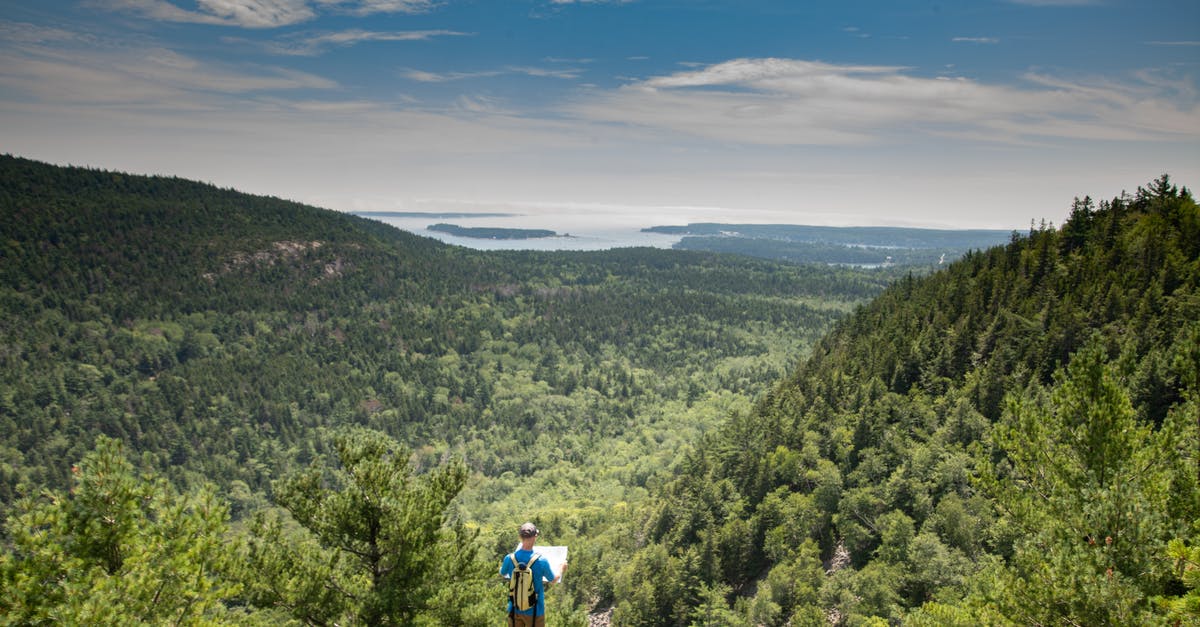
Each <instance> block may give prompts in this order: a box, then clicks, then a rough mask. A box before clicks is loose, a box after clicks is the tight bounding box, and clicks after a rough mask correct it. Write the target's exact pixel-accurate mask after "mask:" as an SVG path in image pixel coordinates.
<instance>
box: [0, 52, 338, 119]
mask: <svg viewBox="0 0 1200 627" xmlns="http://www.w3.org/2000/svg"><path fill="white" fill-rule="evenodd" d="M10 43H11V42H10ZM18 43H19V42H18ZM336 86H337V84H336V83H335V82H333V81H330V80H328V79H325V78H322V77H320V76H316V75H314V74H309V73H306V72H299V71H296V70H291V69H287V68H279V67H269V66H230V65H224V64H215V63H208V62H204V61H200V60H197V59H195V58H193V57H190V56H187V55H183V54H180V53H178V52H175V51H172V50H169V49H166V48H162V47H156V46H144V47H143V46H130V45H128V44H125V45H113V46H105V45H100V44H93V45H85V46H77V47H69V48H67V47H50V46H42V45H37V44H36V43H35V44H32V45H29V44H19V45H18V46H12V45H6V46H0V92H7V96H8V100H9V101H10V102H16V101H20V102H24V103H27V104H28V103H38V104H42V105H73V104H80V105H88V104H95V105H125V106H130V107H134V108H139V109H145V108H156V109H163V110H169V109H177V110H183V111H188V110H194V109H196V108H203V107H206V106H215V105H213V104H212V98H214V97H216V96H223V95H253V94H263V93H269V92H277V91H294V90H329V89H333V88H335V87H336Z"/></svg>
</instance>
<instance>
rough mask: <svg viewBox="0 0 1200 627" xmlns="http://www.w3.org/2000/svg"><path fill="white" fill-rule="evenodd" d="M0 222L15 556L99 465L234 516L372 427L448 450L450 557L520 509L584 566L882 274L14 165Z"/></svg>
mask: <svg viewBox="0 0 1200 627" xmlns="http://www.w3.org/2000/svg"><path fill="white" fill-rule="evenodd" d="M0 232H2V233H3V242H2V243H0V244H2V247H0V313H2V316H0V347H2V348H0V510H3V513H4V514H5V515H6V516H10V517H13V518H12V519H11V521H10V525H9V526H8V527H7V528H6V531H5V534H6V535H5V538H6V541H7V542H11V543H18V544H19V543H20V542H23V541H24V540H22V538H24V536H23V535H22V534H21V531H22V529H21V528H20V526H21V525H22V524H23V523H20V522H19V520H24V519H22V518H21V516H22V514H21V512H24V511H27V509H28V508H33V509H34V511H37V512H41V511H42V510H40V509H38V508H39V507H53V506H55V504H63V503H72V502H74V501H72V500H71V499H69V498H66V497H65V496H64V497H63V498H61V499H59V498H58V497H46V498H45V500H43V498H42V496H40V495H48V494H55V493H56V492H47V491H59V492H57V493H59V494H82V493H84V492H86V491H83V492H81V491H80V490H79V482H80V481H82V480H84V479H83V477H89V476H91V475H89V474H88V471H87V469H88V468H95V467H96V464H100V462H101V461H103V464H101V465H102V466H104V467H105V468H109V469H110V470H108V471H105V473H104V474H105V476H108V477H112V476H126V475H130V474H132V475H134V476H135V477H140V476H143V475H142V474H139V473H148V474H145V475H144V476H146V477H156V478H161V479H165V480H166V481H167V482H168V485H170V486H173V489H177V490H179V491H181V492H182V493H185V494H192V493H193V491H195V490H200V491H203V490H206V489H208V488H205V487H204V486H206V485H210V484H211V485H212V486H213V488H212V493H211V498H212V499H216V501H215V502H219V503H225V504H226V507H227V508H228V510H229V514H230V522H232V523H234V524H237V525H239V529H241V528H243V527H244V526H245V525H248V524H250V523H251V522H252V521H253V520H255V519H256V517H257V516H259V515H268V516H270V515H271V514H270V512H272V511H276V509H277V508H278V507H281V506H284V505H285V504H286V503H287V500H286V498H287V497H286V490H284V492H283V493H281V492H280V490H281V489H282V488H283V487H284V486H285V485H287V484H285V483H280V482H281V481H284V480H287V479H288V478H289V477H295V476H297V474H298V473H302V472H303V471H304V469H305V468H308V467H310V466H311V465H316V466H320V465H321V464H324V463H327V462H329V461H330V460H333V459H337V458H338V456H339V451H340V449H339V448H338V445H337V442H339V441H343V440H345V439H346V438H350V439H352V440H355V441H358V440H359V439H361V438H360V435H355V434H357V433H358V432H357V431H353V430H351V431H350V432H349V433H350V435H347V433H348V432H347V429H350V428H351V427H366V428H368V429H370V430H371V431H372V432H374V433H377V434H380V433H381V434H386V436H387V437H389V438H393V439H394V440H395V441H396V443H397V446H399V447H400V448H399V449H397V450H407V451H408V452H407V453H405V454H404V455H403V456H402V457H403V460H404V461H405V462H406V463H407V464H411V466H412V469H413V470H414V472H416V473H417V475H418V476H427V475H428V476H440V475H437V472H438V470H437V469H439V468H442V467H443V466H444V465H445V464H446V463H449V461H450V460H459V462H461V463H462V467H463V469H464V475H463V483H462V484H461V485H459V486H458V488H459V490H461V492H460V491H459V490H452V491H450V492H452V493H454V494H457V496H456V498H454V499H453V503H452V505H448V509H447V510H446V516H447V518H446V520H445V523H446V526H445V528H446V529H451V528H453V524H468V525H469V526H470V528H471V529H473V530H475V532H479V533H481V534H482V535H481V536H480V537H479V538H478V540H477V541H474V540H471V539H470V537H469V536H470V534H467V535H466V536H463V537H462V538H461V539H459V540H456V541H448V542H449V544H448V546H450V545H453V546H454V547H457V548H455V549H454V550H458V551H466V552H470V551H474V550H476V549H479V548H484V549H486V550H485V551H484V552H485V553H488V554H489V555H490V552H491V551H493V550H495V551H496V555H499V554H500V552H504V551H507V550H509V549H510V548H511V547H508V546H506V545H507V544H508V543H509V542H510V540H511V534H510V533H509V532H508V531H507V530H508V529H510V527H511V525H512V524H513V521H514V520H518V519H526V518H531V517H532V518H537V519H538V520H539V524H542V525H543V527H544V528H545V529H546V530H547V532H548V533H553V534H555V536H557V537H558V538H560V539H562V540H564V541H567V540H569V541H571V543H572V546H573V547H574V549H575V550H577V551H579V554H581V555H582V554H586V553H587V551H589V550H592V551H594V552H596V554H597V555H598V554H600V552H601V551H602V550H603V546H604V545H605V544H606V543H607V542H608V541H609V540H608V539H607V538H608V536H607V535H606V534H610V533H612V534H615V533H618V532H617V531H616V529H618V528H619V525H624V524H625V523H626V522H627V521H628V519H629V515H630V514H629V512H631V511H633V510H635V509H636V508H638V507H640V503H641V502H642V501H643V500H644V499H645V498H646V494H647V493H648V489H649V488H650V487H651V486H652V485H655V484H656V483H660V482H661V481H662V477H664V476H666V475H667V474H668V473H669V468H670V467H671V465H672V464H673V463H674V460H675V459H677V458H678V457H679V456H680V455H682V454H683V452H684V451H686V450H688V448H689V446H690V444H691V443H692V442H694V441H696V440H697V439H698V438H699V435H700V434H701V433H702V432H704V431H705V430H709V429H712V428H714V427H715V425H717V424H718V423H719V422H720V421H721V420H722V419H723V418H724V417H725V416H726V415H727V414H728V413H730V412H733V411H739V410H745V409H748V408H749V406H750V404H751V402H752V400H753V399H754V398H755V397H756V396H757V395H758V394H760V393H761V392H762V391H763V390H765V389H766V387H767V386H768V385H769V384H770V383H771V382H772V381H774V380H777V379H779V378H780V377H782V376H784V374H786V372H787V371H788V369H789V368H790V366H791V364H793V363H795V361H796V360H797V359H799V357H800V355H802V354H803V352H804V351H806V350H807V348H808V346H809V345H811V343H812V342H813V341H815V340H816V339H817V338H818V337H820V335H822V334H823V333H824V332H825V331H826V330H827V329H828V328H829V327H830V325H831V324H832V322H833V321H834V320H836V319H837V318H840V317H841V316H843V315H844V314H845V313H846V312H847V311H849V310H851V309H852V308H853V307H854V306H855V305H857V304H859V303H862V302H865V301H866V300H867V299H869V298H870V297H871V296H873V295H874V294H877V293H878V292H879V291H880V290H881V289H882V287H883V285H884V284H885V283H886V282H887V281H890V280H891V278H892V277H891V275H888V274H886V273H879V272H856V271H848V270H847V271H838V272H829V271H827V270H825V269H820V268H808V267H796V266H787V265H781V264H775V263H768V262H761V261H754V260H746V259H738V258H734V257H723V256H718V255H711V254H696V253H684V252H678V251H664V250H653V249H631V250H620V251H612V252H595V253H531V252H508V253H483V252H478V251H471V250H467V249H463V248H457V247H451V246H446V245H443V244H440V243H438V242H435V241H433V240H429V239H425V238H420V237H416V236H413V235H410V234H406V233H404V232H401V231H399V230H396V229H393V228H391V227H388V226H386V225H382V224H380V223H378V222H375V221H372V220H367V219H364V218H359V217H354V216H348V215H344V214H339V213H336V212H332V211H327V210H322V209H317V208H313V207H307V206H304V205H300V204H297V203H292V202H287V201H283V200H280V199H276V198H264V197H255V196H249V195H245V194H241V193H238V192H235V191H233V190H226V189H219V188H216V187H213V186H211V185H205V184H201V183H196V182H191V181H185V180H180V179H175V178H163V177H142V176H132V175H126V174H121V173H114V172H106V171H98V170H92V169H83V168H60V167H53V166H49V165H46V164H41V163H36V162H32V161H28V160H24V159H20V158H15V157H3V158H0ZM361 437H366V438H367V439H368V440H371V438H374V437H375V436H361ZM114 442H116V443H117V444H114ZM364 446H367V445H365V444H364ZM370 446H376V445H375V444H371V445H370ZM376 448H377V449H378V446H376ZM383 449H388V446H383ZM94 450H95V451H96V452H94V453H93V451H94ZM373 450H374V449H373ZM379 450H382V449H379ZM122 455H123V456H125V457H127V458H128V460H129V461H128V462H127V463H129V464H132V465H131V466H130V467H128V468H125V467H124V466H122V465H121V464H120V463H118V462H117V461H115V458H116V457H120V456H122ZM97 456H99V458H101V459H99V460H98V459H97ZM112 468H125V469H124V470H121V471H120V472H117V471H114V470H111V469H112ZM81 469H82V470H81ZM452 475H453V473H452ZM133 480H134V479H132V478H131V479H130V481H133ZM148 481H149V479H148ZM451 483H452V484H453V482H451ZM122 485H123V484H122ZM158 485H159V484H158V483H157V479H154V480H153V481H151V482H150V484H149V486H150V487H144V488H143V489H145V490H149V491H153V490H157V489H158V488H155V487H153V486H158ZM68 489H72V490H76V491H75V492H74V493H71V492H62V491H65V490H68ZM530 494H535V495H537V497H536V498H533V499H531V498H530V497H529V496H528V495H530ZM189 498H190V497H189ZM397 501H398V502H399V501H400V499H399V498H397ZM144 502H150V501H144ZM618 504H620V507H617V505H618ZM206 511H207V510H206ZM439 514H440V513H439ZM147 515H148V516H151V517H153V516H158V514H153V515H151V514H147ZM296 515H299V514H296ZM38 516H44V514H38ZM67 519H70V517H67ZM13 525H16V527H14V526H13ZM141 526H145V525H141ZM135 527H139V525H134V526H133V527H131V528H135ZM146 527H147V528H152V527H150V526H146ZM77 531H78V530H77ZM259 531H261V532H262V533H263V534H266V533H267V531H266V530H263V529H259ZM63 533H68V532H66V531H64V532H63ZM71 533H74V532H71ZM80 533H85V534H86V533H87V532H86V530H84V531H81V532H80ZM464 533H465V532H464ZM38 537H39V538H43V539H45V538H48V537H52V536H38ZM260 537H263V536H262V535H261V534H250V536H249V537H247V538H246V542H247V543H251V544H252V543H253V541H254V540H255V539H257V538H260ZM455 537H458V536H455ZM26 540H29V541H30V542H33V541H34V540H32V539H29V538H26ZM76 542H78V541H76ZM130 542H133V541H130ZM589 543H590V545H589ZM134 544H136V542H134ZM12 546H14V545H12V544H6V547H12ZM22 546H23V545H22ZM216 546H220V543H217V544H216ZM589 546H591V547H593V548H590V549H589ZM447 550H449V549H447ZM22 551H25V549H22V550H14V552H13V553H9V554H7V555H9V556H11V557H12V558H13V559H14V560H17V561H15V562H8V563H7V565H8V566H11V567H12V568H13V569H16V570H11V569H10V570H5V569H4V568H2V567H4V566H5V564H0V571H3V572H0V574H4V573H7V574H8V575H9V576H13V577H17V575H16V574H14V573H23V572H26V571H25V570H22V569H25V568H34V566H31V565H29V564H30V563H31V562H23V561H21V559H24V558H30V556H31V555H33V554H35V553H37V551H35V550H33V549H27V551H28V553H26V552H22ZM22 556H24V557H22ZM178 557H179V558H180V559H183V557H182V556H178ZM292 558H293V559H289V563H297V564H300V563H302V560H297V559H295V556H294V555H293V556H292ZM30 559H32V558H30ZM488 559H489V560H490V559H491V558H490V557H489V558H488ZM0 561H2V560H0ZM584 562H585V563H586V562H587V560H584ZM55 563H58V562H55ZM13 564H18V565H17V566H13ZM21 564H24V565H21ZM259 566H260V567H262V568H267V566H265V565H262V564H260V565H259ZM107 567H108V569H111V570H112V572H113V573H115V574H120V573H121V571H120V569H119V568H117V565H115V564H112V563H107ZM39 568H40V566H39ZM247 568H249V566H247V564H246V563H244V562H239V563H238V565H237V568H234V569H233V570H232V571H222V573H223V576H224V577H226V578H228V577H235V576H236V577H240V576H241V575H237V573H239V572H245V569H247ZM604 568H606V567H605V566H604V565H602V564H601V563H600V562H598V561H595V562H593V563H592V565H591V566H585V565H582V564H581V566H580V567H579V568H578V570H577V571H576V572H575V573H574V574H573V576H572V579H571V585H572V586H573V588H574V590H575V591H574V592H572V593H571V595H570V596H565V595H564V597H563V598H562V601H561V605H559V606H556V607H555V609H554V611H555V613H556V615H557V616H562V617H565V618H564V620H570V619H571V618H570V617H572V616H574V617H576V618H579V617H580V616H583V610H585V609H586V608H587V607H588V602H587V597H586V595H588V594H590V591H591V590H594V589H595V588H596V587H597V586H598V584H596V583H595V577H596V575H594V574H589V571H592V572H593V573H598V572H600V571H602V570H603V569H604ZM493 569H494V565H490V564H489V565H487V566H486V567H485V568H483V569H482V570H480V571H479V572H478V573H475V574H474V575H471V576H472V577H474V578H473V579H471V580H470V581H468V582H466V583H463V584H462V585H463V586H466V588H462V587H460V588H455V589H456V590H458V591H459V593H461V594H468V592H465V591H464V590H475V591H479V590H491V591H492V592H498V589H496V588H494V587H488V586H486V585H485V584H483V583H481V581H480V580H479V579H478V577H480V576H483V575H486V574H488V573H490V572H491V571H492V570H493ZM77 570H78V572H79V573H80V576H87V575H86V573H88V572H90V571H89V570H88V569H87V567H84V566H80V567H79V569H77ZM468 574H469V573H468ZM158 575H161V573H157V574H154V575H148V576H158ZM214 576H215V575H214ZM68 579H69V578H66V576H65V575H64V581H67V580H68ZM135 579H136V578H134V577H132V576H129V577H125V579H122V581H126V580H127V581H134V580H135ZM250 580H251V581H262V580H272V578H271V577H265V576H264V575H263V573H262V571H261V570H257V571H253V574H252V575H251V576H250ZM297 580H305V577H299V579H297ZM9 585H11V586H18V584H17V583H16V580H12V581H9ZM64 585H65V584H64ZM72 585H84V584H78V583H74V584H72ZM96 585H99V584H96ZM122 585H126V584H122ZM0 587H3V586H0ZM18 587H19V586H18ZM297 594H299V595H300V596H304V595H303V594H301V593H297ZM472 594H473V593H472ZM67 596H68V597H69V596H70V595H67ZM38 598H41V597H38ZM64 598H66V597H64ZM224 600H226V598H224V597H223V598H222V600H221V601H218V604H217V605H215V606H213V605H209V606H203V607H208V608H209V609H212V608H216V607H220V606H222V604H223V601H224ZM277 601H278V600H277V599H276V600H263V599H261V598H260V599H258V600H257V601H252V600H249V599H246V598H238V599H236V600H235V601H233V602H232V604H233V605H235V606H237V607H244V606H246V604H248V603H259V604H262V605H264V606H271V605H272V604H273V603H275V602H277ZM64 602H66V601H64ZM7 603H9V601H4V600H2V599H0V605H5V604H7ZM29 603H31V604H32V605H30V606H29V611H41V610H40V609H38V608H40V607H41V606H39V605H37V602H36V601H29ZM445 603H446V604H445V605H443V606H442V607H443V608H444V609H446V608H451V609H452V608H457V609H455V610H454V611H459V610H461V611H466V612H469V611H470V610H471V605H470V604H468V603H465V602H462V603H450V602H449V601H446V602H445ZM200 607H201V606H197V608H198V609H197V611H201V609H199V608H200ZM323 607H324V609H323V610H322V611H326V612H331V613H333V614H334V615H338V616H342V617H343V619H344V620H349V619H348V618H346V617H353V616H365V615H367V614H362V613H360V612H366V611H367V610H366V609H364V608H362V607H346V606H343V605H341V604H339V603H338V602H335V601H329V602H328V604H327V606H323ZM0 609H3V607H0ZM42 609H44V608H42ZM85 609H86V608H82V609H79V611H81V612H83V611H84V610H85ZM56 611H57V610H56ZM203 611H207V610H203ZM213 611H215V610H213ZM264 611H265V610H264ZM446 611H450V609H446ZM3 613H4V612H0V614H3ZM13 615H14V616H21V615H22V614H21V613H20V612H18V611H16V610H14V611H13ZM72 615H74V616H76V617H77V618H78V619H79V620H84V618H83V617H87V616H91V615H88V614H86V613H84V614H72ZM271 616H273V617H274V618H275V619H278V618H279V616H278V615H275V614H272V615H271ZM454 616H455V617H456V618H455V619H454V620H456V621H457V620H468V619H466V618H463V615H462V614H455V615H454ZM92 618H93V619H94V618H95V617H94V616H93V617H92ZM443 619H444V620H445V618H444V616H443ZM2 622H3V621H0V623H2ZM18 622H19V621H18ZM151 622H153V621H151ZM268 622H271V621H270V620H268ZM351 622H353V621H351ZM468 622H470V621H468ZM443 624H444V623H443Z"/></svg>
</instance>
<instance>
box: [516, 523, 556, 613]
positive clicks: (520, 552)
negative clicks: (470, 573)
mask: <svg viewBox="0 0 1200 627" xmlns="http://www.w3.org/2000/svg"><path fill="white" fill-rule="evenodd" d="M517 534H518V535H519V536H521V548H519V549H517V550H516V552H514V553H512V554H510V555H505V556H504V560H503V561H501V562H500V576H502V577H505V578H509V577H512V574H513V570H514V569H516V567H517V564H516V563H514V561H513V560H514V558H515V559H516V562H518V563H522V564H524V563H527V562H528V561H529V559H530V558H531V557H533V553H534V551H533V543H534V542H535V541H536V540H537V537H538V529H537V527H536V526H534V524H533V523H531V522H527V523H525V524H523V525H521V528H520V529H518V530H517ZM530 569H531V570H532V571H533V588H534V590H535V591H536V592H537V606H536V607H534V608H532V609H529V610H520V609H517V608H515V607H513V602H512V599H509V600H508V626H509V627H546V590H545V586H544V584H543V583H542V582H543V581H548V582H550V583H558V580H559V579H562V573H559V574H557V575H556V574H554V569H553V568H551V567H550V563H549V562H547V561H546V558H544V557H539V558H538V560H537V561H536V562H534V563H533V565H532V566H531V567H530ZM562 569H563V571H566V570H567V563H566V562H563V565H562Z"/></svg>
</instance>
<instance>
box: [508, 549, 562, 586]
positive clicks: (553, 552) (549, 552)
mask: <svg viewBox="0 0 1200 627" xmlns="http://www.w3.org/2000/svg"><path fill="white" fill-rule="evenodd" d="M520 548H521V545H520V543H518V544H517V549H520ZM514 550H515V549H514ZM533 552H534V553H537V554H539V555H541V556H542V559H544V560H546V562H547V563H549V564H550V570H553V571H554V574H555V575H562V574H563V571H562V565H563V564H564V563H566V561H567V547H565V546H539V545H534V547H533ZM559 583H562V580H561V579H560V580H559Z"/></svg>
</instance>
